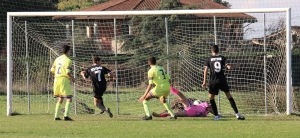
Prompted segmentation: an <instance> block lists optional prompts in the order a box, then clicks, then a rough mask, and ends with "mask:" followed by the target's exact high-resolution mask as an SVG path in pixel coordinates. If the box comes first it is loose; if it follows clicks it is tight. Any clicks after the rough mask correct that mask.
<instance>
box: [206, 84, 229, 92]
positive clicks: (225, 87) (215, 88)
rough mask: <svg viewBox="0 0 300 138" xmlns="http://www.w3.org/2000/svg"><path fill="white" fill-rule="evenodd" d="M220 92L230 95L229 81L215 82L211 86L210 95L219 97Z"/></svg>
mask: <svg viewBox="0 0 300 138" xmlns="http://www.w3.org/2000/svg"><path fill="white" fill-rule="evenodd" d="M219 90H221V91H223V92H225V93H228V92H229V86H228V83H227V81H219V82H213V83H210V84H209V90H208V91H209V93H210V94H213V95H218V94H219Z"/></svg>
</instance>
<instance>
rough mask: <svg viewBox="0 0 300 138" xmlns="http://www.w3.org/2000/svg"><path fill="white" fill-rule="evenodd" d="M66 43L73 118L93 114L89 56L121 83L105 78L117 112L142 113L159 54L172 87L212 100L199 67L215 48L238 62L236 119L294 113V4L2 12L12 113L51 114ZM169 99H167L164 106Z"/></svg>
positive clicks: (233, 83) (233, 79)
mask: <svg viewBox="0 0 300 138" xmlns="http://www.w3.org/2000/svg"><path fill="white" fill-rule="evenodd" d="M278 17H281V19H282V20H278V19H279V18H278ZM280 21H281V22H280ZM278 22H280V23H281V24H279V25H278V26H274V24H277V23H278ZM272 25H273V26H272ZM63 44H68V45H70V46H71V47H72V48H71V51H72V52H71V57H70V58H71V60H72V61H73V73H74V76H75V77H76V82H75V83H74V84H73V85H72V86H73V91H74V102H73V108H72V109H73V112H72V113H74V114H94V113H97V112H98V111H99V110H98V109H96V107H95V106H94V105H93V92H92V86H91V82H90V81H84V80H83V79H82V78H81V76H80V71H82V70H84V69H86V68H87V67H89V66H91V65H92V57H93V56H99V57H100V58H101V59H102V65H103V66H106V67H107V68H109V69H111V70H113V72H114V73H115V74H116V75H117V78H118V79H117V80H113V79H111V78H109V77H107V81H108V86H107V91H106V93H105V94H104V97H103V98H104V103H105V104H106V106H108V107H110V108H111V111H113V112H114V113H115V114H121V115H141V114H143V106H142V105H141V104H140V103H138V99H139V97H140V96H141V95H142V94H143V93H144V91H145V89H146V87H147V85H148V84H147V82H148V81H147V70H148V69H149V66H148V65H147V59H148V57H150V56H155V57H157V58H158V63H157V64H158V65H160V66H163V67H164V68H165V69H166V70H167V72H168V73H169V74H170V76H171V81H172V85H173V86H174V87H175V88H177V89H179V90H180V91H182V92H183V93H184V94H185V95H187V97H188V98H194V99H201V100H204V101H209V99H208V96H207V95H208V91H207V89H204V88H201V84H202V82H203V66H204V62H205V60H206V59H207V58H208V57H209V56H210V55H211V53H210V47H211V46H212V45H215V44H217V45H219V46H220V54H221V55H223V56H225V57H227V59H228V62H229V63H233V64H235V63H241V66H240V67H239V68H237V69H235V70H226V76H227V79H228V84H229V86H230V90H231V92H232V95H233V97H234V98H235V101H236V103H237V106H238V108H239V110H240V112H241V113H242V114H285V113H286V114H291V113H292V112H297V111H298V110H299V106H298V105H299V103H298V102H300V101H299V98H297V96H295V95H294V94H293V92H292V77H291V76H292V66H291V65H292V60H291V59H292V46H291V45H292V31H291V9H290V8H269V9H216V10H154V11H147V10H146V11H90V12H87V11H85V12H8V13H7V115H8V116H10V115H12V114H52V113H54V108H55V107H54V106H55V103H56V99H54V98H52V95H53V89H52V86H53V80H54V78H53V75H51V74H50V72H49V70H50V67H51V64H52V63H53V61H54V60H55V58H56V57H58V56H59V55H61V51H60V48H61V46H62V45H63ZM174 99H175V97H174V96H172V95H170V96H169V100H170V102H171V101H172V100H174ZM216 101H217V104H218V107H219V108H218V109H219V110H220V111H219V112H220V113H221V114H231V113H233V110H232V109H231V107H230V105H229V102H228V100H227V99H226V96H225V95H224V94H223V93H222V92H221V93H220V94H219V97H218V100H216ZM150 107H151V111H155V112H159V111H162V110H163V109H164V108H163V106H162V105H161V104H160V103H159V101H157V100H151V102H150ZM62 111H63V109H62Z"/></svg>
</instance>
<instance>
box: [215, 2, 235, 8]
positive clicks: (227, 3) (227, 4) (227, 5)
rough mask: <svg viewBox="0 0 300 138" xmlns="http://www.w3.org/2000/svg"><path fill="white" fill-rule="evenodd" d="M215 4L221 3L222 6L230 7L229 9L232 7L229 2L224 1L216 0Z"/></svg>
mask: <svg viewBox="0 0 300 138" xmlns="http://www.w3.org/2000/svg"><path fill="white" fill-rule="evenodd" d="M214 2H216V3H219V4H221V5H224V6H226V7H228V8H230V7H231V6H232V5H231V4H230V3H229V2H227V1H223V0H214Z"/></svg>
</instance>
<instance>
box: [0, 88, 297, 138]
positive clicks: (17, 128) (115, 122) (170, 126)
mask: <svg viewBox="0 0 300 138" xmlns="http://www.w3.org/2000/svg"><path fill="white" fill-rule="evenodd" d="M139 95H140V94H138V96H139ZM135 97H137V96H135ZM32 98H34V97H32ZM37 98H38V99H41V97H37ZM106 99H109V97H106ZM15 100H16V101H14V107H21V106H20V104H22V103H23V104H24V103H25V104H26V101H24V102H22V100H23V99H15ZM132 100H136V99H132ZM42 101H44V100H42ZM18 102H19V103H18ZM55 102H56V100H53V99H52V102H51V104H50V105H51V107H50V110H51V111H53V110H54V104H55ZM90 102H91V101H90ZM133 103H134V104H133ZM38 104H41V103H40V102H39V103H38ZM131 104H133V105H131ZM131 104H130V105H131V107H128V105H127V104H122V105H121V109H122V113H121V115H115V116H114V118H109V117H108V116H107V115H106V114H105V115H92V114H80V115H74V114H71V117H72V118H73V119H74V120H75V121H72V122H66V121H54V120H53V117H54V115H53V114H52V113H49V114H45V113H44V114H39V115H15V116H5V115H6V98H5V96H4V95H3V96H0V108H1V110H0V138H6V137H7V138H15V137H22V138H24V137H26V138H27V137H28V138H32V137H43V138H44V137H52V138H57V137H72V138H73V137H74V138H76V137H78V138H80V137H84V138H88V137H101V138H139V137H141V138H143V137H144V138H148V137H150V138H151V137H155V138H169V137H172V138H182V137H189V138H196V137H201V138H227V137H228V138H235V137H236V138H240V137H242V138H248V137H249V138H283V137H284V138H289V137H290V138H295V137H299V135H300V131H299V128H300V117H299V115H289V116H286V115H269V116H264V115H263V114H260V115H251V116H249V115H246V116H245V117H246V120H244V121H240V120H237V119H236V118H235V116H234V115H232V114H224V115H223V116H224V118H222V119H221V120H219V121H214V120H213V116H212V115H209V116H208V117H195V118H193V117H191V118H187V117H185V118H178V119H177V120H169V119H167V118H155V117H154V118H153V120H150V121H143V120H141V117H142V114H143V107H142V105H141V104H139V103H138V102H131ZM42 105H43V104H42ZM108 105H109V104H108ZM90 106H91V107H93V105H90ZM150 106H151V109H153V110H152V111H162V109H163V106H162V105H160V104H159V102H158V101H153V102H152V103H151V105H150ZM111 107H112V111H113V113H115V111H116V110H115V107H114V104H111ZM133 107H134V110H137V111H136V113H135V114H127V113H131V112H132V111H133V109H131V108H133ZM23 108H25V111H26V106H25V107H23ZM32 108H33V109H34V108H37V107H35V106H32ZM93 108H94V107H93ZM39 109H44V107H43V108H39ZM125 109H126V110H125ZM24 114H26V112H25V113H24ZM61 116H62V115H61Z"/></svg>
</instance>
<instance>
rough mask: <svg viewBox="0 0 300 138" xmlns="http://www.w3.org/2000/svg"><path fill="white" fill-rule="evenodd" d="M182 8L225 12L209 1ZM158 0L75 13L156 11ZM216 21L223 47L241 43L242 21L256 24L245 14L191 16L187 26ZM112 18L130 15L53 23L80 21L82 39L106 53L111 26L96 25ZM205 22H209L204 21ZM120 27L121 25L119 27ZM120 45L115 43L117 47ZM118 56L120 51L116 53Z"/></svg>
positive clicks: (119, 1)
mask: <svg viewBox="0 0 300 138" xmlns="http://www.w3.org/2000/svg"><path fill="white" fill-rule="evenodd" d="M179 2H180V3H181V4H182V5H183V6H197V5H198V7H200V9H203V10H205V9H229V8H228V7H226V6H223V5H221V4H218V3H216V2H213V1H212V0H179ZM160 3H161V0H111V1H108V2H105V3H101V4H97V5H94V6H91V7H88V8H85V9H81V10H79V11H83V12H84V11H132V10H145V9H147V10H156V9H158V7H159V5H160ZM214 16H215V17H216V18H217V19H225V20H222V21H220V20H217V28H218V30H217V31H218V39H219V43H221V44H223V45H226V43H230V41H231V40H234V41H236V40H243V37H244V33H243V32H244V31H243V24H244V23H246V22H256V19H255V18H254V17H252V16H250V15H247V14H242V13H238V14H197V15H194V17H195V18H193V19H191V20H197V22H195V23H193V24H188V26H190V27H195V26H199V24H204V23H201V19H206V22H205V24H206V25H207V24H209V25H211V26H210V27H213V22H214V20H213V17H214ZM114 18H116V19H117V22H128V21H129V20H130V19H131V16H56V17H54V18H53V19H55V20H62V19H63V20H73V19H76V20H81V21H82V22H88V25H87V26H86V36H87V37H93V38H94V40H95V42H97V43H99V50H100V51H106V52H108V53H114V51H115V41H114V40H112V38H114V27H113V25H107V26H103V25H99V24H105V23H106V22H107V23H108V22H110V23H111V22H113V19H114ZM207 19H209V20H208V21H207ZM123 28H124V26H123ZM127 28H128V31H127V32H128V33H130V34H132V33H133V32H134V31H133V30H132V26H131V25H130V24H128V26H127ZM117 33H118V35H119V34H120V28H118V29H117ZM121 45H122V44H118V48H120V47H121ZM118 53H122V51H119V50H118Z"/></svg>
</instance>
